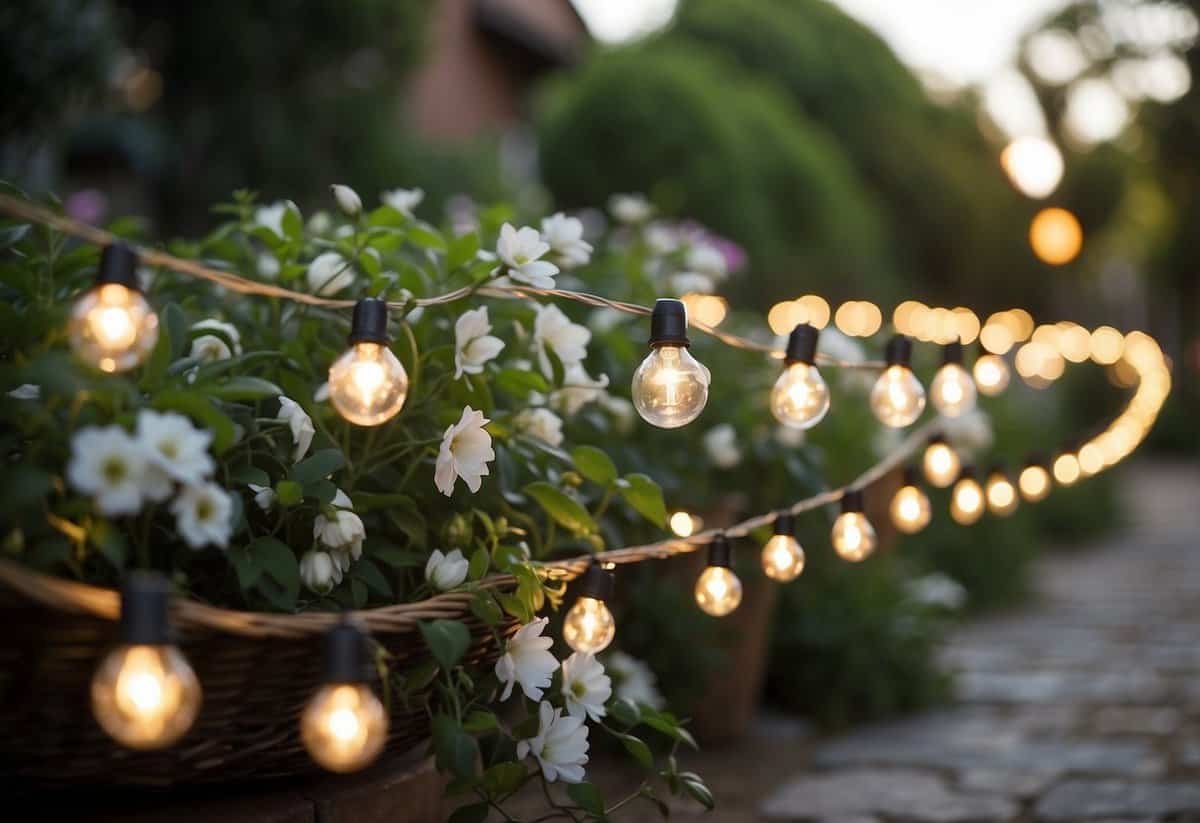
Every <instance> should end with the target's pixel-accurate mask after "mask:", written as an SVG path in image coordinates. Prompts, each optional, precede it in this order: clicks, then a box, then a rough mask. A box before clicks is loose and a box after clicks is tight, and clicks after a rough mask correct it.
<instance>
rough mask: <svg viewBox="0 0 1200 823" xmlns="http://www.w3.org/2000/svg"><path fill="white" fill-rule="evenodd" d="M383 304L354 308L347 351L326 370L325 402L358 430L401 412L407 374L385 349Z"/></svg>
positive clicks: (371, 301) (363, 302)
mask: <svg viewBox="0 0 1200 823" xmlns="http://www.w3.org/2000/svg"><path fill="white" fill-rule="evenodd" d="M387 324H388V307H387V303H385V302H384V301H382V300H377V299H375V298H373V297H368V298H367V299H365V300H359V301H358V303H356V304H355V306H354V318H353V320H352V321H351V324H350V338H349V343H350V348H349V349H347V350H346V352H345V353H344V354H343V355H342V356H341V357H339V358H338V359H337V360H335V361H334V362H333V365H332V366H330V367H329V399H330V400H331V401H333V405H334V407H335V408H336V409H337V410H338V412H339V413H340V414H341V415H342V417H344V418H346V419H347V420H349V421H350V422H351V423H354V424H355V425H358V426H378V425H379V424H380V423H385V422H387V421H388V420H391V419H392V418H393V417H395V416H396V415H397V414H399V413H400V409H402V408H404V401H405V400H406V399H407V398H408V372H406V371H405V370H404V366H403V364H401V362H400V361H399V360H398V359H396V355H394V354H392V350H391V349H389V348H388V342H389V338H388V333H387Z"/></svg>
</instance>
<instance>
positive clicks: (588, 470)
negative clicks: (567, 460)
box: [571, 446, 617, 486]
mask: <svg viewBox="0 0 1200 823" xmlns="http://www.w3.org/2000/svg"><path fill="white" fill-rule="evenodd" d="M571 462H573V463H574V464H575V468H576V470H578V472H579V473H580V474H582V475H583V476H584V477H586V478H587V479H588V480H591V481H592V482H593V483H599V484H600V485H601V486H607V485H608V484H609V483H611V482H613V481H614V480H616V479H617V467H616V466H614V465H613V462H612V460H611V459H610V458H609V456H608V455H607V454H605V453H604V452H602V451H601V450H600V449H598V448H596V447H595V446H579V447H577V448H574V449H571Z"/></svg>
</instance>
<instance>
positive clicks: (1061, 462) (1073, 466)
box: [1054, 452, 1080, 486]
mask: <svg viewBox="0 0 1200 823" xmlns="http://www.w3.org/2000/svg"><path fill="white" fill-rule="evenodd" d="M1079 475H1080V470H1079V458H1077V457H1076V456H1075V455H1074V454H1072V453H1071V452H1063V453H1062V454H1060V455H1059V456H1058V457H1056V458H1055V459H1054V481H1055V482H1056V483H1058V484H1059V485H1060V486H1073V485H1075V483H1076V481H1078V480H1079Z"/></svg>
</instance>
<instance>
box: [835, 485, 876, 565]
mask: <svg viewBox="0 0 1200 823" xmlns="http://www.w3.org/2000/svg"><path fill="white" fill-rule="evenodd" d="M830 537H831V538H832V540H833V548H834V550H835V551H837V553H838V556H839V557H841V558H842V559H843V560H849V561H850V562H851V563H858V562H859V561H861V560H865V559H867V558H868V557H870V555H871V553H872V552H873V551H875V546H876V544H877V542H878V538H877V537H876V536H875V527H874V526H872V525H871V521H870V520H868V519H867V516H866V515H865V514H863V493H862V491H860V490H859V489H847V490H846V491H844V492H842V513H841V514H839V515H838V518H837V520H834V521H833V531H832V533H831V535H830Z"/></svg>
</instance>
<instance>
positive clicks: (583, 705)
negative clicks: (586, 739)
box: [562, 652, 612, 720]
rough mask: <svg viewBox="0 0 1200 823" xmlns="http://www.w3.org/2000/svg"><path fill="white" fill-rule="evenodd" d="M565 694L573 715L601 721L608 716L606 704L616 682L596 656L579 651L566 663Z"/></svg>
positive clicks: (564, 663) (564, 676)
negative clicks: (613, 683) (613, 682)
mask: <svg viewBox="0 0 1200 823" xmlns="http://www.w3.org/2000/svg"><path fill="white" fill-rule="evenodd" d="M562 694H563V699H564V700H565V701H566V702H567V712H568V713H569V714H572V715H575V716H579V715H583V714H586V715H587V716H588V717H590V718H591V719H592V720H599V719H600V718H601V717H604V715H605V714H607V711H606V710H605V708H604V704H605V703H607V702H608V698H610V697H612V680H610V679H609V677H608V675H607V674H605V673H604V666H603V665H602V664H601V663H600V661H599V660H597V659H596V658H595V657H594V656H593V655H590V654H581V653H580V652H575V653H574V654H572V655H571V656H570V657H568V658H567V659H566V660H564V661H563V664H562Z"/></svg>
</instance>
